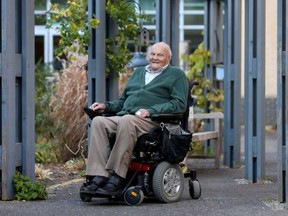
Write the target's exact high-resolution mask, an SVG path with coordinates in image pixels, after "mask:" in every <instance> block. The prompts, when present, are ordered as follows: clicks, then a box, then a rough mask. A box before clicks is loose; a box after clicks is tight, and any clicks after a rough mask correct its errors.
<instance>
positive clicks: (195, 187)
mask: <svg viewBox="0 0 288 216" xmlns="http://www.w3.org/2000/svg"><path fill="white" fill-rule="evenodd" d="M189 194H190V197H191V198H192V199H199V198H200V196H201V186H200V183H199V181H198V180H189Z"/></svg>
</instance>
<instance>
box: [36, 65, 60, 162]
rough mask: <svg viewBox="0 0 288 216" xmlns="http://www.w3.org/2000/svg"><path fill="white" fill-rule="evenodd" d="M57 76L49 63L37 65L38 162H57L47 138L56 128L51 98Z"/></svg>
mask: <svg viewBox="0 0 288 216" xmlns="http://www.w3.org/2000/svg"><path fill="white" fill-rule="evenodd" d="M54 85H55V77H54V74H53V72H52V70H51V67H50V65H49V64H41V63H39V62H38V63H37V64H36V65H35V132H36V144H35V150H36V152H35V160H36V162H38V163H43V162H56V161H57V158H55V154H54V151H53V148H52V147H51V144H49V143H48V142H47V141H46V139H47V138H48V137H49V136H51V132H52V131H53V130H54V129H53V128H54V121H53V119H52V118H51V111H52V110H51V106H50V99H51V96H52V95H53V89H54Z"/></svg>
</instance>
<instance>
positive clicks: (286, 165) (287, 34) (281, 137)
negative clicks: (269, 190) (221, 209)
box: [277, 0, 288, 202]
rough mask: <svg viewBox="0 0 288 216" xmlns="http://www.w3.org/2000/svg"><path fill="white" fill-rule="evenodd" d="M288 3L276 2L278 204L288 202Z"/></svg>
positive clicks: (279, 0) (282, 0)
mask: <svg viewBox="0 0 288 216" xmlns="http://www.w3.org/2000/svg"><path fill="white" fill-rule="evenodd" d="M287 11H288V2H287V0H278V10H277V14H278V20H277V29H278V30H277V41H278V43H277V44H278V47H277V48H278V54H277V83H278V85H277V138H278V140H277V142H278V157H277V158H278V199H279V201H280V202H287V200H288V192H287V189H288V180H287V173H288V148H287V143H288V140H287V139H288V136H287V134H288V127H287V124H288V120H287V116H288V109H287V108H288V100H287V96H288V89H287V86H288V78H287V66H288V65H287V64H288V62H287V55H288V54H287V50H288V45H287V44H288V43H287V41H288V28H287V21H286V20H287V19H288V14H287Z"/></svg>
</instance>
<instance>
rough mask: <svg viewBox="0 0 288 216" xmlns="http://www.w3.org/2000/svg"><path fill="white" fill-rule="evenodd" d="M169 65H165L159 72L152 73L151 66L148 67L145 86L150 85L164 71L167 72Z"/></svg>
mask: <svg viewBox="0 0 288 216" xmlns="http://www.w3.org/2000/svg"><path fill="white" fill-rule="evenodd" d="M168 65H169V64H167V65H165V66H164V67H162V68H159V69H158V70H156V71H152V70H151V69H150V65H147V66H146V67H145V69H146V73H145V85H147V84H148V83H150V82H151V81H152V80H153V79H154V78H155V77H157V76H159V75H160V74H161V73H162V72H163V70H165V69H166V68H167V67H168Z"/></svg>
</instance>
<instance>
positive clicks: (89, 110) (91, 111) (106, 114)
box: [83, 106, 116, 120]
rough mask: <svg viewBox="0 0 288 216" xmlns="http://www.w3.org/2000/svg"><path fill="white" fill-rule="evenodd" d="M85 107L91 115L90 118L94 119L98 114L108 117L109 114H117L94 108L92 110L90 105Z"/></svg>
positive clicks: (86, 111) (85, 110)
mask: <svg viewBox="0 0 288 216" xmlns="http://www.w3.org/2000/svg"><path fill="white" fill-rule="evenodd" d="M83 109H84V112H85V113H86V114H87V115H88V116H89V118H90V119H91V120H92V119H93V118H94V117H96V116H106V117H108V116H115V115H116V113H114V112H96V111H94V110H92V109H90V108H89V107H87V106H86V107H84V108H83Z"/></svg>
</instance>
